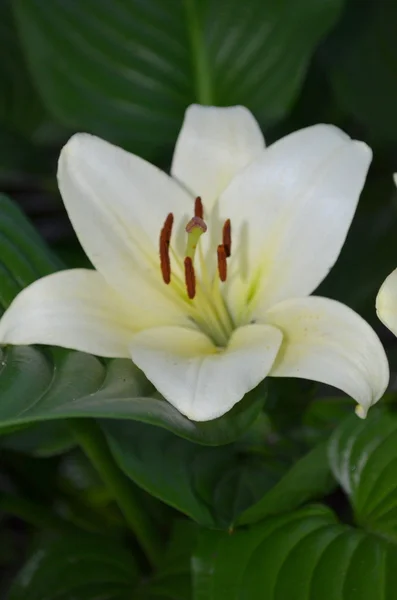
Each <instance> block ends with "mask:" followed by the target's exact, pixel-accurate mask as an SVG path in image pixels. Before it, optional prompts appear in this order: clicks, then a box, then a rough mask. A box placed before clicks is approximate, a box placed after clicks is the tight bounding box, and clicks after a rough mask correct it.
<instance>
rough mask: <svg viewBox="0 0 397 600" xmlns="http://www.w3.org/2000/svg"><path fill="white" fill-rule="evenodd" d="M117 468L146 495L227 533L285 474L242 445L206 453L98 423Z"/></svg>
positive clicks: (140, 429) (166, 436)
mask: <svg viewBox="0 0 397 600" xmlns="http://www.w3.org/2000/svg"><path fill="white" fill-rule="evenodd" d="M102 426H103V428H104V431H105V434H106V436H107V439H108V442H109V445H110V449H111V451H112V453H113V455H114V457H115V459H116V462H117V463H118V465H119V466H120V468H121V469H122V470H123V471H124V472H125V473H126V475H128V476H129V477H130V478H131V479H132V480H133V481H134V482H135V483H137V484H138V485H139V486H141V487H142V488H143V489H145V490H146V491H147V492H149V493H150V494H152V495H154V496H156V497H157V498H159V499H161V500H162V501H164V502H166V503H167V504H170V505H171V506H173V507H175V508H176V509H178V510H180V511H181V512H183V513H185V514H187V515H188V516H189V517H191V518H192V519H194V520H195V521H197V522H198V523H200V524H202V525H206V526H208V527H223V528H226V527H227V528H229V527H232V526H233V523H234V522H235V521H236V518H237V517H238V515H239V514H240V513H241V512H242V511H243V510H244V509H246V508H248V506H251V505H252V504H254V503H255V502H257V501H258V500H259V499H260V498H261V497H262V496H263V495H264V494H265V493H266V491H267V490H269V489H270V488H271V487H272V486H273V485H274V484H275V483H276V482H277V480H278V479H279V478H280V476H281V474H282V473H283V472H284V471H285V465H284V464H283V463H280V461H278V460H277V458H270V457H260V456H255V455H254V456H250V455H249V454H248V453H245V451H244V450H245V449H244V445H243V443H240V444H234V445H229V446H222V447H218V448H208V447H204V446H200V445H197V444H193V443H191V442H189V441H186V440H183V439H181V438H177V437H175V436H174V435H172V434H171V433H169V432H167V431H165V430H163V429H160V428H153V427H150V426H148V425H145V424H143V423H125V422H121V421H120V422H115V421H109V422H105V423H103V424H102Z"/></svg>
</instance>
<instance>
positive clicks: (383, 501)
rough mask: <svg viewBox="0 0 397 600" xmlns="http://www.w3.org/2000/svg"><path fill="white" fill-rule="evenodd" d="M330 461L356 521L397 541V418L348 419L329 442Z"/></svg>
mask: <svg viewBox="0 0 397 600" xmlns="http://www.w3.org/2000/svg"><path fill="white" fill-rule="evenodd" d="M329 458H330V464H331V466H332V470H333V472H334V475H335V477H336V478H337V480H338V481H339V483H340V485H341V486H342V487H343V489H344V490H345V492H346V494H348V496H349V499H350V502H351V506H352V509H353V512H354V518H355V520H356V522H357V523H358V524H360V525H361V526H362V527H365V528H366V529H367V530H369V531H375V532H377V533H379V534H381V535H384V536H385V537H387V538H389V539H393V541H395V542H397V494H396V490H397V478H396V465H397V416H396V415H395V414H387V413H384V412H381V411H379V412H376V413H375V414H373V415H372V417H371V418H370V419H368V420H366V421H358V420H357V419H354V418H349V419H347V420H346V421H344V422H343V423H342V424H341V425H340V426H339V427H338V429H337V430H336V431H335V433H334V434H333V436H332V438H331V440H330V443H329Z"/></svg>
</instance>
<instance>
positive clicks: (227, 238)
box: [222, 219, 232, 258]
mask: <svg viewBox="0 0 397 600" xmlns="http://www.w3.org/2000/svg"><path fill="white" fill-rule="evenodd" d="M222 238H223V239H222V244H223V247H224V248H225V252H226V256H227V258H229V256H230V255H231V253H232V226H231V224H230V219H227V220H226V221H225V224H224V226H223V230H222Z"/></svg>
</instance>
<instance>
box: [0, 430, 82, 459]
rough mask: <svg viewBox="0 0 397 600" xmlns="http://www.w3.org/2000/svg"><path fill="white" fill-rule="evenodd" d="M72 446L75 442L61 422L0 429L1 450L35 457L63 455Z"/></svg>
mask: <svg viewBox="0 0 397 600" xmlns="http://www.w3.org/2000/svg"><path fill="white" fill-rule="evenodd" d="M74 445H75V440H74V438H73V436H72V434H71V433H70V431H69V429H68V427H67V426H66V424H65V423H63V422H62V421H57V422H55V423H38V424H34V425H27V426H25V425H24V426H21V427H16V428H15V427H11V428H10V429H9V430H3V431H2V430H1V429H0V447H1V448H6V449H7V450H14V451H15V452H22V453H24V454H32V455H33V456H37V457H43V458H44V457H48V456H55V455H57V454H63V453H64V452H65V451H66V450H70V448H72V447H73V446H74Z"/></svg>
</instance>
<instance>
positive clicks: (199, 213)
mask: <svg viewBox="0 0 397 600" xmlns="http://www.w3.org/2000/svg"><path fill="white" fill-rule="evenodd" d="M194 216H195V217H199V218H200V219H204V210H203V203H202V202H201V198H200V196H197V198H196V200H195V202H194Z"/></svg>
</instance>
